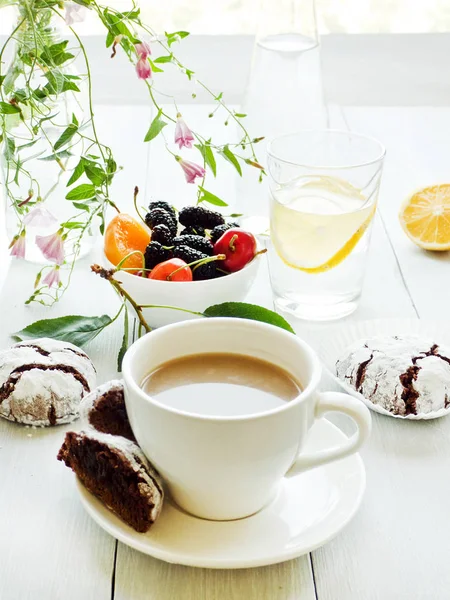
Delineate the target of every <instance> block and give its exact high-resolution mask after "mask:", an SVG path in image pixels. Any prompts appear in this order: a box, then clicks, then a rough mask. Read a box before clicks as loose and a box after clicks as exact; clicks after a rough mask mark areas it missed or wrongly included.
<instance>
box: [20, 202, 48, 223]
mask: <svg viewBox="0 0 450 600" xmlns="http://www.w3.org/2000/svg"><path fill="white" fill-rule="evenodd" d="M56 221H57V219H56V217H55V216H54V215H52V213H51V212H50V211H49V210H47V209H46V208H45V207H44V206H41V204H38V205H37V206H35V207H34V208H32V209H31V210H30V212H29V213H27V214H26V215H25V216H24V218H23V221H22V222H23V224H24V225H27V226H31V227H48V226H49V225H53V224H54V223H56Z"/></svg>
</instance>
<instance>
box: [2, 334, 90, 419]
mask: <svg viewBox="0 0 450 600" xmlns="http://www.w3.org/2000/svg"><path fill="white" fill-rule="evenodd" d="M95 383H96V373H95V368H94V365H93V364H92V362H91V360H90V359H89V357H88V356H87V354H85V353H84V352H83V351H82V350H81V349H80V348H78V347H77V346H74V345H73V344H70V343H68V342H62V341H59V340H52V339H48V338H42V339H38V340H30V341H27V342H20V343H19V344H15V345H14V346H12V347H11V348H8V349H7V350H3V351H2V352H0V416H2V417H4V418H6V419H9V420H10V421H16V422H18V423H24V424H26V425H35V426H38V427H43V426H47V425H56V424H59V423H70V422H71V421H73V420H75V419H76V418H78V409H79V404H80V400H81V398H82V397H83V396H84V395H85V394H87V393H89V392H90V390H91V389H93V388H94V387H95Z"/></svg>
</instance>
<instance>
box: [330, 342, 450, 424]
mask: <svg viewBox="0 0 450 600" xmlns="http://www.w3.org/2000/svg"><path fill="white" fill-rule="evenodd" d="M336 373H337V376H338V377H339V379H341V380H342V381H344V382H346V383H347V384H349V385H351V387H352V388H354V389H355V390H356V391H357V392H359V393H361V394H362V395H363V396H364V397H365V398H366V399H367V400H369V401H370V402H372V403H373V404H376V405H378V406H380V407H382V408H384V409H385V410H387V411H388V412H390V413H392V414H394V415H401V416H408V415H417V414H421V413H431V412H436V411H438V410H441V409H447V408H450V349H449V348H445V347H444V346H440V345H438V344H436V343H434V342H432V341H428V340H423V339H421V338H419V337H413V336H393V337H375V338H372V339H368V340H363V341H360V342H357V343H355V344H353V345H352V346H351V347H350V348H349V349H348V350H347V351H346V352H345V354H343V356H341V357H340V358H339V360H338V361H337V363H336Z"/></svg>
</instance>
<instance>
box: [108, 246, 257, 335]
mask: <svg viewBox="0 0 450 600" xmlns="http://www.w3.org/2000/svg"><path fill="white" fill-rule="evenodd" d="M258 250H259V248H258ZM105 259H106V257H105ZM106 260H107V259H106ZM260 261H261V255H260V254H258V255H257V256H255V258H254V259H253V260H252V261H251V262H250V263H248V264H247V265H245V267H244V268H243V269H241V270H240V271H237V272H236V273H230V275H225V276H224V277H219V278H218V279H210V280H205V281H178V282H177V281H159V280H156V279H147V278H145V277H137V276H136V275H132V274H131V273H127V272H126V271H119V272H117V273H116V274H115V275H114V278H115V279H116V280H117V281H120V282H121V284H122V287H123V288H124V290H125V291H126V292H127V293H128V294H129V295H130V296H131V297H132V298H133V300H134V301H135V302H136V303H137V304H139V305H144V304H152V305H155V304H157V305H159V306H174V307H177V308H183V309H186V310H192V311H195V312H203V311H204V310H205V309H206V308H208V306H212V305H214V304H221V303H222V302H241V301H242V300H244V299H245V297H246V296H247V294H248V292H249V291H250V288H251V287H252V285H253V282H254V280H255V277H256V274H257V272H258V269H259V265H260ZM107 262H108V263H109V261H107ZM109 264H111V263H109ZM111 267H113V265H111ZM142 312H143V315H144V318H145V320H146V321H147V323H148V324H149V325H150V327H162V326H163V325H170V324H171V323H176V322H178V321H186V320H188V319H198V318H200V317H198V316H196V315H192V314H189V313H186V312H183V311H181V310H174V309H169V308H167V309H166V308H144V309H142Z"/></svg>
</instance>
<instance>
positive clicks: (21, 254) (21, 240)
mask: <svg viewBox="0 0 450 600" xmlns="http://www.w3.org/2000/svg"><path fill="white" fill-rule="evenodd" d="M25 246H26V242H25V229H23V230H22V231H21V232H20V233H19V235H15V236H14V237H13V239H12V242H11V243H10V245H9V247H10V248H11V252H10V255H11V256H15V257H16V258H25Z"/></svg>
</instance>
